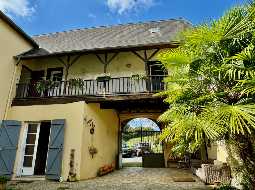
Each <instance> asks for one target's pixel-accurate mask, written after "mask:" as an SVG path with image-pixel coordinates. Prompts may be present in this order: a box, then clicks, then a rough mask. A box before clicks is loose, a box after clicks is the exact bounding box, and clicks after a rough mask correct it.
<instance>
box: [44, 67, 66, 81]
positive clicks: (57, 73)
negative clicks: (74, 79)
mask: <svg viewBox="0 0 255 190" xmlns="http://www.w3.org/2000/svg"><path fill="white" fill-rule="evenodd" d="M62 78H63V68H62V67H61V68H49V69H48V70H47V80H51V81H61V80H62Z"/></svg>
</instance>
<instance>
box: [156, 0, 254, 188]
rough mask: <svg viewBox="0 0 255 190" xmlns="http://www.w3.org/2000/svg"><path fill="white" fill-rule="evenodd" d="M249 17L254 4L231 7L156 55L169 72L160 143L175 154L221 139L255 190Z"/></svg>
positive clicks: (251, 25) (251, 28) (251, 27)
mask: <svg viewBox="0 0 255 190" xmlns="http://www.w3.org/2000/svg"><path fill="white" fill-rule="evenodd" d="M254 19H255V3H254V2H251V3H250V4H247V5H245V6H242V7H235V8H233V9H231V10H229V11H228V12H226V13H225V14H224V15H223V16H222V17H221V18H220V19H218V20H214V21H211V22H210V23H207V24H202V25H200V26H197V27H194V28H191V29H189V30H187V31H185V32H183V33H182V34H180V36H178V39H181V40H180V46H179V47H178V48H177V49H175V50H168V51H166V52H163V53H161V54H160V55H159V59H160V60H161V61H162V63H163V65H164V67H165V68H166V69H168V71H169V75H168V77H166V78H165V82H166V83H167V86H168V88H167V89H168V90H166V91H165V92H163V93H161V95H162V94H164V95H167V98H166V99H165V102H167V103H169V105H170V107H169V110H167V111H166V112H165V113H164V114H163V115H161V116H160V118H159V120H160V121H161V122H164V123H165V124H166V128H165V129H164V131H163V133H162V135H161V139H162V140H164V141H167V142H169V143H171V144H172V145H173V149H172V151H173V152H174V153H177V154H184V153H185V152H195V151H196V150H198V149H200V148H201V147H202V146H206V143H207V141H208V140H210V141H216V140H219V139H224V140H225V141H226V142H227V143H228V145H229V147H231V148H232V149H231V151H233V150H234V151H235V152H236V153H237V154H238V156H239V158H238V159H239V161H238V162H234V158H232V163H235V165H233V164H232V169H233V170H235V172H237V173H238V172H239V173H241V174H242V177H243V178H242V179H243V180H242V182H243V186H244V188H247V189H254V188H255V169H254V168H255V158H254V155H255V148H254V147H255V146H254V134H255V104H254V102H255V99H254V92H255V87H254V84H255V60H254V58H255V48H254V47H255V20H254ZM247 147H249V148H247ZM236 163H239V164H240V167H239V166H237V164H236Z"/></svg>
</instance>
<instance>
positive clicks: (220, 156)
mask: <svg viewBox="0 0 255 190" xmlns="http://www.w3.org/2000/svg"><path fill="white" fill-rule="evenodd" d="M227 158H228V153H227V148H226V144H225V142H224V141H218V142H217V160H218V161H221V162H225V163H226V162H227Z"/></svg>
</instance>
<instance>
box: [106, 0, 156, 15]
mask: <svg viewBox="0 0 255 190" xmlns="http://www.w3.org/2000/svg"><path fill="white" fill-rule="evenodd" d="M107 5H108V7H109V8H110V9H111V10H112V11H117V12H118V13H119V14H123V13H125V12H129V11H132V10H138V9H140V8H148V7H151V6H152V5H154V0H107Z"/></svg>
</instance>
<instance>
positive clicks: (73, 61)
mask: <svg viewBox="0 0 255 190" xmlns="http://www.w3.org/2000/svg"><path fill="white" fill-rule="evenodd" d="M81 56H82V55H77V56H76V57H75V58H74V59H73V60H72V61H71V62H70V66H72V65H73V64H74V63H76V62H77V61H78V60H79V59H80V57H81Z"/></svg>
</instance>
